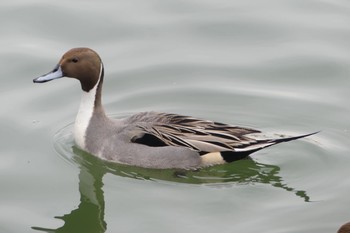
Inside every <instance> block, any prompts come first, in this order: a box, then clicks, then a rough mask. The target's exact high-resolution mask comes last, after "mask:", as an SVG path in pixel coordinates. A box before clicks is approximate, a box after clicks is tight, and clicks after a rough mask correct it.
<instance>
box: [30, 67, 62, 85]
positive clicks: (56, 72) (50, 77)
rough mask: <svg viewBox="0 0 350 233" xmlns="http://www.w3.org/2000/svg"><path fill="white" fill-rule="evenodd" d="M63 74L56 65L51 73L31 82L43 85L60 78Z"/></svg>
mask: <svg viewBox="0 0 350 233" xmlns="http://www.w3.org/2000/svg"><path fill="white" fill-rule="evenodd" d="M63 76H64V75H63V72H62V70H61V66H60V65H57V66H56V67H55V68H54V69H53V70H52V71H51V72H49V73H47V74H44V75H43V76H40V77H38V78H35V79H33V82H35V83H44V82H48V81H51V80H54V79H58V78H62V77H63Z"/></svg>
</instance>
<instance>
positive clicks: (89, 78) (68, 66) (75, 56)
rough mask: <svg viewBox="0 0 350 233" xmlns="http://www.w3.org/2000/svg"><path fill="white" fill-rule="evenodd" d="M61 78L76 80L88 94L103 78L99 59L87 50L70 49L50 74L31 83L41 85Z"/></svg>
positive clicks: (95, 54)
mask: <svg viewBox="0 0 350 233" xmlns="http://www.w3.org/2000/svg"><path fill="white" fill-rule="evenodd" d="M62 77H69V78H76V79H78V80H79V81H80V83H81V88H82V89H83V90H84V91H86V92H89V91H90V90H91V89H92V88H93V87H94V86H95V85H96V84H97V83H98V81H99V80H100V79H101V78H103V64H102V61H101V58H100V57H99V55H98V54H97V53H96V52H95V51H93V50H92V49H89V48H74V49H71V50H69V51H68V52H66V53H65V54H64V55H63V56H62V58H61V60H60V61H59V63H58V64H57V65H56V66H55V68H54V69H53V70H52V71H51V72H49V73H47V74H45V75H43V76H40V77H38V78H36V79H34V80H33V82H35V83H43V82H48V81H51V80H54V79H58V78H62Z"/></svg>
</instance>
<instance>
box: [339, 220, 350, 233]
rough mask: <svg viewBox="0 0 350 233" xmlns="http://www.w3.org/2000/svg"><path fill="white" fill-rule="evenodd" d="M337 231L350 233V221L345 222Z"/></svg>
mask: <svg viewBox="0 0 350 233" xmlns="http://www.w3.org/2000/svg"><path fill="white" fill-rule="evenodd" d="M337 232H338V233H350V222H348V223H345V224H344V225H343V226H341V227H340V229H339V230H338V231H337Z"/></svg>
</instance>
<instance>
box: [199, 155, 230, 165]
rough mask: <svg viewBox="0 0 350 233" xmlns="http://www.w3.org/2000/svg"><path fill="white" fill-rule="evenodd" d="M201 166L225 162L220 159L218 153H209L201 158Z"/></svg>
mask: <svg viewBox="0 0 350 233" xmlns="http://www.w3.org/2000/svg"><path fill="white" fill-rule="evenodd" d="M201 162H202V166H210V165H216V164H224V163H226V162H225V160H224V159H223V158H222V156H221V153H220V152H211V153H208V154H204V155H202V156H201Z"/></svg>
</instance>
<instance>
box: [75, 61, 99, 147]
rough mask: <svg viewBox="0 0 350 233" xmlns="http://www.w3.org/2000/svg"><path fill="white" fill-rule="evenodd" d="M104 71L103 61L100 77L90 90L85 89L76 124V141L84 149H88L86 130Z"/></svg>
mask: <svg viewBox="0 0 350 233" xmlns="http://www.w3.org/2000/svg"><path fill="white" fill-rule="evenodd" d="M102 71H103V65H102V63H101V67H100V74H99V79H98V81H97V83H96V85H95V86H94V87H93V88H92V89H91V90H90V91H89V92H85V91H83V95H82V97H81V101H80V106H79V110H78V114H77V117H76V120H75V124H74V139H75V143H76V144H77V145H78V146H79V147H80V148H81V149H84V150H85V149H86V145H85V137H86V130H87V128H88V126H89V123H90V120H91V118H92V115H93V112H94V106H95V99H96V90H97V87H98V84H99V83H100V81H101V75H102Z"/></svg>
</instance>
